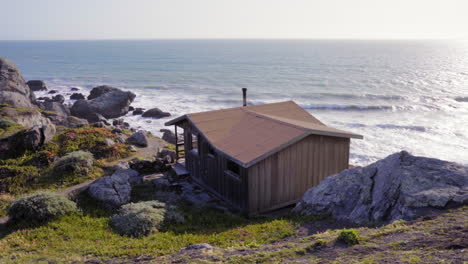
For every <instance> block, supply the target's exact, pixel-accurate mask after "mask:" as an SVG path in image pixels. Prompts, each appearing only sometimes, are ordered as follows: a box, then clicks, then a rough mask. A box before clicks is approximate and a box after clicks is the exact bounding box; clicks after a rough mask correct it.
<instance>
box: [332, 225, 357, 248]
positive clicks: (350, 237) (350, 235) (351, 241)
mask: <svg viewBox="0 0 468 264" xmlns="http://www.w3.org/2000/svg"><path fill="white" fill-rule="evenodd" d="M359 240H360V237H359V233H358V231H357V230H356V229H343V230H341V232H340V234H339V235H338V238H337V241H340V242H344V243H346V244H347V245H348V246H353V245H356V244H359Z"/></svg>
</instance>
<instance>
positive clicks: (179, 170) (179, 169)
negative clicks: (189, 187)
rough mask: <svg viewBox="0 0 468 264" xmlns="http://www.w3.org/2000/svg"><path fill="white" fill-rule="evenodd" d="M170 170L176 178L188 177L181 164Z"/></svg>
mask: <svg viewBox="0 0 468 264" xmlns="http://www.w3.org/2000/svg"><path fill="white" fill-rule="evenodd" d="M172 170H174V172H175V173H176V174H177V176H186V175H189V172H188V170H187V169H186V168H185V166H184V165H183V164H181V163H176V164H174V165H173V166H172Z"/></svg>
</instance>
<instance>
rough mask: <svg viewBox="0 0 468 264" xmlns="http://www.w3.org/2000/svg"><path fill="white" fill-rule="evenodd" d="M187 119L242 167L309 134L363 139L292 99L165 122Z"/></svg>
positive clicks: (192, 115) (170, 123)
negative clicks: (329, 124) (335, 125)
mask: <svg viewBox="0 0 468 264" xmlns="http://www.w3.org/2000/svg"><path fill="white" fill-rule="evenodd" d="M186 119H187V120H188V121H189V122H191V123H192V124H193V125H194V126H196V127H197V129H198V130H199V131H200V132H201V133H202V134H203V136H204V137H205V138H206V139H207V140H208V141H209V142H210V143H211V144H212V145H213V147H214V148H216V149H217V150H218V151H221V152H223V153H225V154H227V155H228V156H230V157H231V158H232V159H233V160H235V161H237V162H238V163H239V164H240V165H242V166H244V167H249V166H251V165H253V164H255V163H257V162H258V161H260V160H262V159H263V158H266V157H268V156H270V155H271V154H273V153H276V152H277V151H279V150H281V149H283V148H284V147H287V146H289V145H291V144H293V143H295V142H297V141H299V140H300V139H302V138H304V137H306V136H308V135H311V134H315V135H325V136H333V137H346V138H360V139H362V138H363V137H362V136H361V135H357V134H353V133H350V132H347V131H343V130H339V129H335V128H331V127H328V126H326V125H325V124H323V123H322V122H320V121H319V120H318V119H317V118H315V117H314V116H312V115H311V114H309V112H307V111H306V110H304V109H303V108H302V107H300V106H299V105H297V104H296V103H295V102H293V101H286V102H280V103H271V104H264V105H254V106H245V107H236V108H229V109H222V110H215V111H208V112H201V113H193V114H187V115H184V116H181V117H178V118H176V119H174V120H171V121H169V122H167V123H166V125H174V124H177V123H178V122H179V121H182V120H186Z"/></svg>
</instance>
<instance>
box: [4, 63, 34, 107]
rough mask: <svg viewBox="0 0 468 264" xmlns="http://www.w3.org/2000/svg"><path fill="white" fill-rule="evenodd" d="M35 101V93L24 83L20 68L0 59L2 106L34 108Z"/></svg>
mask: <svg viewBox="0 0 468 264" xmlns="http://www.w3.org/2000/svg"><path fill="white" fill-rule="evenodd" d="M34 100H35V97H34V93H33V92H31V89H30V88H29V87H28V86H27V85H26V83H25V82H24V79H23V76H21V73H20V71H19V69H18V67H16V65H15V64H14V63H13V62H11V61H9V60H6V59H3V58H0V104H8V105H10V106H13V107H26V108H32V107H33V104H32V102H33V101H34Z"/></svg>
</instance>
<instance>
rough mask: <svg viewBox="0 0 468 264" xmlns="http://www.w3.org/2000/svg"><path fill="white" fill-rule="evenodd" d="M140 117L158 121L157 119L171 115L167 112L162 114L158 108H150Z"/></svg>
mask: <svg viewBox="0 0 468 264" xmlns="http://www.w3.org/2000/svg"><path fill="white" fill-rule="evenodd" d="M141 116H142V117H151V118H157V119H159V118H163V117H168V116H171V114H170V113H168V112H163V111H162V110H161V109H159V108H151V109H149V110H147V111H145V112H144V113H143V114H142V115H141Z"/></svg>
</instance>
